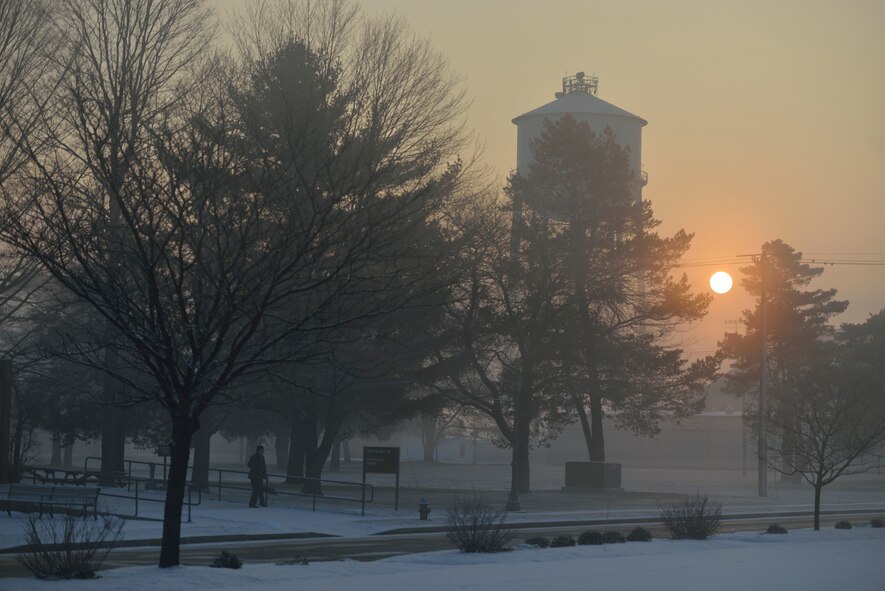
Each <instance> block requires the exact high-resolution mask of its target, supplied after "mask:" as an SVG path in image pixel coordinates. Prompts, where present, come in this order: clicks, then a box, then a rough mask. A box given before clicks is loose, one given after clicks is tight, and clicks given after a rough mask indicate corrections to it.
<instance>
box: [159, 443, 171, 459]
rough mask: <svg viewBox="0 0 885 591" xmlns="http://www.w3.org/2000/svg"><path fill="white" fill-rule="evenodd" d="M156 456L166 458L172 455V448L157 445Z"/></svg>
mask: <svg viewBox="0 0 885 591" xmlns="http://www.w3.org/2000/svg"><path fill="white" fill-rule="evenodd" d="M157 455H158V456H160V457H161V458H168V457H169V456H171V455H172V446H171V445H158V446H157Z"/></svg>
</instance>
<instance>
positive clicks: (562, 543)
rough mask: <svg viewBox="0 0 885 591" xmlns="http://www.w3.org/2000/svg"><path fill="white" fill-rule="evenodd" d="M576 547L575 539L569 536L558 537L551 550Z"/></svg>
mask: <svg viewBox="0 0 885 591" xmlns="http://www.w3.org/2000/svg"><path fill="white" fill-rule="evenodd" d="M574 545H575V539H574V538H573V537H571V536H567V535H561V536H556V537H555V538H553V540H552V541H551V542H550V547H551V548H565V547H567V546H574Z"/></svg>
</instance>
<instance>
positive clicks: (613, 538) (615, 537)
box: [602, 531, 626, 544]
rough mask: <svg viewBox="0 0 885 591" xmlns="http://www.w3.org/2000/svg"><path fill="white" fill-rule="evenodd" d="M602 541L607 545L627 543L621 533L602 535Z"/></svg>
mask: <svg viewBox="0 0 885 591" xmlns="http://www.w3.org/2000/svg"><path fill="white" fill-rule="evenodd" d="M602 541H603V542H605V543H606V544H623V543H624V542H626V540H625V539H624V536H623V535H622V534H621V532H619V531H607V532H605V533H604V534H602Z"/></svg>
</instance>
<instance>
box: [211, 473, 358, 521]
mask: <svg viewBox="0 0 885 591" xmlns="http://www.w3.org/2000/svg"><path fill="white" fill-rule="evenodd" d="M209 470H210V471H214V472H218V484H216V485H215V486H216V487H218V500H219V501H220V500H221V490H222V489H223V488H227V489H231V490H243V491H251V490H252V489H251V487H250V488H245V487H242V486H233V485H230V484H223V482H222V475H223V474H243V475H246V476H247V477H248V475H249V472H247V471H245V470H228V469H225V468H210V469H209ZM271 478H279V479H282V480H290V479H295V480H298V482H300V483H303V482H315V483H318V484H319V485H320V486H322V485H324V484H332V485H335V484H337V485H344V486H350V487H358V488H359V489H360V498H353V497H342V496H337V495H326V494H322V493H319V494H318V493H317V492H315V491H314V492H309V493H305V492H293V491H285V490H284V491H275V492H274V493H273V494H276V495H284V496H289V497H310V498H311V499H312V501H313V503H312V506H313V511H316V510H317V497H320V498H322V499H324V500H328V501H345V502H353V503H360V504H361V505H362V512H363V514H365V507H366V503H371V502H373V501H374V500H375V487H374V486H372V485H371V484H368V483H363V482H351V481H349V480H329V479H326V478H313V477H310V476H291V475H288V474H267V475H266V476H265V477H264V486H265V489H268V488H269V485H270V479H271ZM367 492H368V493H369V495H368V496H366V493H367ZM266 496H267V495H266V494H265V497H266ZM265 500H267V499H266V498H265Z"/></svg>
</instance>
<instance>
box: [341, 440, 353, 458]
mask: <svg viewBox="0 0 885 591" xmlns="http://www.w3.org/2000/svg"><path fill="white" fill-rule="evenodd" d="M341 450H342V451H343V452H344V463H345V464H349V463H351V462H352V461H353V458H352V457H350V439H345V440H344V441H342V442H341Z"/></svg>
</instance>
